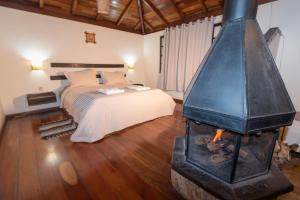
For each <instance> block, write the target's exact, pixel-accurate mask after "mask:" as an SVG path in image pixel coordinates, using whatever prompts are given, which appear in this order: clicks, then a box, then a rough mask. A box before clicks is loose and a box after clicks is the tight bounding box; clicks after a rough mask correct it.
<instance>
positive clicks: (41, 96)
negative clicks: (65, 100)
mask: <svg viewBox="0 0 300 200" xmlns="http://www.w3.org/2000/svg"><path fill="white" fill-rule="evenodd" d="M26 96H27V102H28V105H29V106H37V105H42V104H48V103H55V102H57V99H56V95H55V93H54V92H44V93H36V94H27V95H26Z"/></svg>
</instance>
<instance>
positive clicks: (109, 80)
mask: <svg viewBox="0 0 300 200" xmlns="http://www.w3.org/2000/svg"><path fill="white" fill-rule="evenodd" d="M100 75H101V79H102V81H103V83H104V84H106V85H115V84H127V81H126V79H125V77H124V73H123V72H120V71H116V72H103V71H102V72H100Z"/></svg>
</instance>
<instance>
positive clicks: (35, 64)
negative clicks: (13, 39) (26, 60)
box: [31, 61, 44, 70]
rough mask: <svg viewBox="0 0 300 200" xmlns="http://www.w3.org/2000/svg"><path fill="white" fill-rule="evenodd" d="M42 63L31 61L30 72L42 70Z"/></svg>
mask: <svg viewBox="0 0 300 200" xmlns="http://www.w3.org/2000/svg"><path fill="white" fill-rule="evenodd" d="M42 69H44V67H43V62H42V61H31V70H42Z"/></svg>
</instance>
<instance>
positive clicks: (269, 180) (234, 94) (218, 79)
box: [172, 0, 295, 200]
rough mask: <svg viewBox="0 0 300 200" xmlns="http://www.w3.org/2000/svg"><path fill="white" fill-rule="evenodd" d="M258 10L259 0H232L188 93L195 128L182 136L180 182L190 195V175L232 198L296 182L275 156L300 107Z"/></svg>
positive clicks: (177, 159)
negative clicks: (292, 96)
mask: <svg viewBox="0 0 300 200" xmlns="http://www.w3.org/2000/svg"><path fill="white" fill-rule="evenodd" d="M256 12H257V1H256V0H225V11H224V18H223V28H222V30H221V32H220V33H219V36H218V38H217V40H216V41H215V42H214V44H213V45H212V47H211V49H210V50H209V52H208V54H207V56H206V57H205V58H204V60H203V62H202V63H201V65H200V67H199V70H198V71H197V72H196V74H195V76H194V78H193V80H192V81H191V83H190V85H189V87H188V89H187V91H186V93H185V100H184V105H183V115H184V116H185V117H186V118H187V136H186V137H185V138H177V139H176V142H175V146H174V152H173V160H172V183H173V185H174V186H175V188H176V189H177V190H178V191H179V192H181V193H183V195H184V196H185V197H186V198H189V199H192V198H190V197H189V196H187V195H186V194H185V193H184V192H183V191H184V189H183V187H181V186H182V184H184V182H185V183H187V181H190V182H191V183H192V184H190V183H188V185H189V184H190V185H193V184H194V186H195V185H196V186H198V187H199V188H201V190H203V192H204V191H206V192H208V193H210V194H212V195H214V196H215V197H217V198H220V199H230V200H232V199H266V198H273V197H276V196H278V195H280V194H283V193H286V192H289V191H290V190H292V188H293V187H292V185H291V184H290V183H289V181H288V180H287V179H286V178H285V177H284V176H283V175H282V174H281V173H280V172H279V171H278V170H277V168H276V167H273V166H272V165H271V161H272V155H273V150H274V146H275V142H276V139H277V135H278V128H280V127H283V126H288V125H291V124H292V122H293V119H294V116H295V110H294V107H293V104H292V102H291V100H290V97H289V95H288V93H287V90H286V88H285V85H284V83H283V81H282V79H281V76H280V74H279V71H278V69H277V66H276V64H275V62H274V59H273V57H272V55H271V52H270V50H269V48H268V46H267V43H266V41H265V38H264V36H263V34H262V32H261V29H260V27H259V25H258V23H257V20H256ZM179 177H181V178H179ZM182 178H183V179H182ZM179 179H182V180H186V181H183V182H182V184H181V185H180V184H178V183H179ZM184 187H185V188H186V187H188V186H187V185H185V186H184ZM198 191H199V190H198Z"/></svg>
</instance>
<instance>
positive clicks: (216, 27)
mask: <svg viewBox="0 0 300 200" xmlns="http://www.w3.org/2000/svg"><path fill="white" fill-rule="evenodd" d="M221 28H222V23H221V22H220V23H217V24H214V30H213V37H212V43H213V42H214V41H215V39H216V38H217V36H218V34H219V32H220V30H221Z"/></svg>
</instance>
